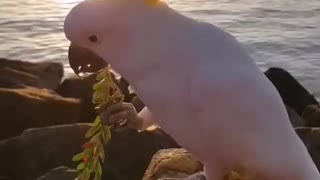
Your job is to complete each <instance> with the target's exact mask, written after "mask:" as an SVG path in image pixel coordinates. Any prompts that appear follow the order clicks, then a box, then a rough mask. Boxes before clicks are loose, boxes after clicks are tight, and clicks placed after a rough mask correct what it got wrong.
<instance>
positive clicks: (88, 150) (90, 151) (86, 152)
mask: <svg viewBox="0 0 320 180" xmlns="http://www.w3.org/2000/svg"><path fill="white" fill-rule="evenodd" d="M83 153H84V155H86V156H89V157H90V156H92V154H93V148H87V149H85V150H84V152H83Z"/></svg>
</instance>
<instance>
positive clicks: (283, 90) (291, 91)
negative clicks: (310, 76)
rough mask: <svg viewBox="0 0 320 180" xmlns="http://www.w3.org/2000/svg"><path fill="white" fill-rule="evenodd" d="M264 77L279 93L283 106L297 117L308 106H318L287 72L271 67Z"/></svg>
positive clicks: (311, 96)
mask: <svg viewBox="0 0 320 180" xmlns="http://www.w3.org/2000/svg"><path fill="white" fill-rule="evenodd" d="M265 75H266V76H267V77H268V78H269V80H270V81H271V82H272V83H273V84H274V86H275V87H276V88H277V90H278V92H279V93H280V95H281V97H282V100H283V102H284V104H286V105H287V106H289V107H291V108H293V109H294V110H295V111H296V112H297V113H298V114H299V115H302V112H303V111H304V109H305V108H306V107H307V106H308V105H312V104H318V102H317V100H316V99H315V97H314V96H313V95H311V94H310V93H309V92H308V91H307V90H306V89H305V88H304V87H303V86H302V85H301V84H300V83H299V82H298V81H297V80H296V79H295V78H294V77H293V76H292V75H291V74H290V73H289V72H288V71H286V70H284V69H281V68H276V67H272V68H269V69H268V70H267V71H266V72H265Z"/></svg>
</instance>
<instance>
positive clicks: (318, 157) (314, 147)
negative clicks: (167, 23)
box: [295, 127, 320, 170]
mask: <svg viewBox="0 0 320 180" xmlns="http://www.w3.org/2000/svg"><path fill="white" fill-rule="evenodd" d="M295 130H296V133H297V134H298V136H299V137H300V139H301V140H302V141H303V143H304V144H305V146H306V147H307V149H308V151H309V154H310V155H311V157H312V159H313V161H314V163H315V164H316V166H317V168H318V170H320V128H317V127H316V128H311V127H300V128H295Z"/></svg>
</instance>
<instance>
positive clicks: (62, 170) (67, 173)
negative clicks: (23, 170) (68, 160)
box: [36, 166, 78, 180]
mask: <svg viewBox="0 0 320 180" xmlns="http://www.w3.org/2000/svg"><path fill="white" fill-rule="evenodd" d="M77 176H78V171H77V170H75V169H69V168H68V167H65V166H62V167H58V168H55V169H53V170H51V171H50V172H48V173H47V174H45V175H43V176H41V177H39V178H37V179H36V180H74V179H75V178H77Z"/></svg>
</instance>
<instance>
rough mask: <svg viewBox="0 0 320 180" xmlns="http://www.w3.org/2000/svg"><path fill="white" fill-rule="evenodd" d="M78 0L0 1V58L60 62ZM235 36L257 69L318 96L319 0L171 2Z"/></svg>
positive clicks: (64, 55) (319, 96) (193, 0)
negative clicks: (280, 74)
mask: <svg viewBox="0 0 320 180" xmlns="http://www.w3.org/2000/svg"><path fill="white" fill-rule="evenodd" d="M77 2H79V0H0V42H1V43H0V56H1V57H7V58H14V59H22V60H28V61H33V62H39V61H56V62H62V63H64V66H65V69H66V74H67V75H70V74H71V73H72V71H71V70H70V68H69V66H68V64H67V48H68V45H69V42H68V41H67V40H66V38H65V37H64V34H63V21H64V17H65V15H66V14H67V13H68V11H69V9H70V8H71V7H73V6H74V5H75V4H76V3H77ZM169 3H170V4H171V6H172V7H174V8H176V9H178V10H180V11H181V12H182V13H184V14H186V15H188V16H191V17H193V18H196V19H199V20H203V21H207V22H210V23H214V24H216V25H219V26H220V27H223V28H225V29H226V30H228V31H230V32H231V33H233V34H234V35H236V36H237V37H238V38H239V40H240V41H241V42H243V44H245V46H246V47H247V48H248V50H249V51H250V52H251V54H252V55H253V56H254V57H255V58H256V62H257V63H258V64H259V65H260V67H261V68H262V69H266V68H268V67H270V66H278V67H284V68H286V69H287V70H289V71H290V72H291V73H293V75H294V76H296V77H297V78H298V79H299V80H300V82H301V83H302V84H303V85H304V86H305V87H307V88H308V89H309V90H310V91H311V92H312V93H315V94H316V95H317V97H318V99H319V98H320V1H319V0H170V1H169Z"/></svg>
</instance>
